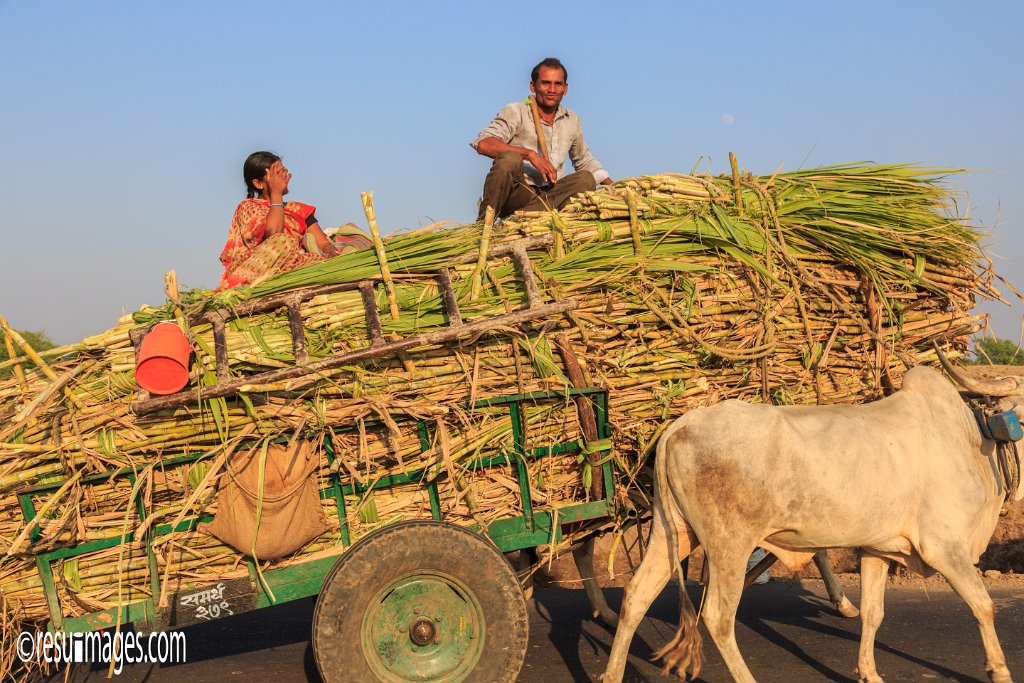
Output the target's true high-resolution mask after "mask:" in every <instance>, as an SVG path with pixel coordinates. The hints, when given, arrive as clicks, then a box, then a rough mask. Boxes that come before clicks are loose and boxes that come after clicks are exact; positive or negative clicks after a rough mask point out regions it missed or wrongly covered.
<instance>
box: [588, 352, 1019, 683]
mask: <svg viewBox="0 0 1024 683" xmlns="http://www.w3.org/2000/svg"><path fill="white" fill-rule="evenodd" d="M942 360H943V362H944V364H945V365H946V367H947V370H950V371H951V374H953V373H955V371H954V370H953V369H952V367H951V366H949V364H948V362H946V360H945V357H942ZM954 376H956V377H957V380H958V381H959V382H960V383H961V384H962V385H963V386H965V387H966V388H968V389H970V390H972V391H975V392H977V393H986V394H989V395H994V396H1010V397H1012V398H1011V401H1012V403H1009V404H1006V405H1007V406H1008V407H1009V406H1010V405H1013V406H1015V405H1016V403H1018V402H1019V403H1021V404H1024V381H1021V382H1018V381H1017V380H1015V379H1011V378H1004V379H1001V380H996V381H993V382H988V383H980V382H978V381H976V380H970V379H968V378H965V377H961V376H959V375H958V374H955V375H954ZM1013 409H1014V410H1015V411H1016V412H1018V417H1021V418H1024V414H1020V413H1021V412H1022V411H1021V409H1020V408H1017V407H1014V408H1013ZM1012 457H1015V458H1016V466H1017V467H1018V471H1019V467H1020V456H1019V455H1018V454H1016V452H1014V455H1013V456H1012ZM997 458H998V454H997V444H996V443H995V442H994V441H991V440H989V439H985V438H983V437H982V435H981V431H980V429H979V428H978V425H977V423H976V422H975V420H974V417H973V415H972V414H971V411H970V409H969V408H968V407H967V406H966V404H965V403H964V401H963V400H962V399H961V397H960V395H959V394H958V392H957V390H956V389H955V388H954V386H953V384H952V383H950V382H949V381H948V380H947V379H946V378H944V377H943V376H942V375H941V374H940V373H939V372H937V371H936V370H933V369H931V368H928V367H923V366H921V367H915V368H913V369H911V370H910V371H908V372H907V373H906V375H905V377H904V381H903V388H902V389H901V390H900V391H898V392H896V393H895V394H893V395H891V396H889V397H887V398H884V399H881V400H879V401H876V402H874V403H869V404H866V405H857V406H806V407H804V406H768V405H751V404H748V403H743V402H741V401H726V402H723V403H719V404H717V405H714V406H711V407H709V408H702V409H699V410H695V411H692V412H690V413H688V414H686V415H685V416H684V417H681V418H679V419H678V420H676V421H675V422H674V423H672V424H671V425H670V426H669V427H668V429H667V430H666V432H665V434H664V435H663V436H662V438H661V440H660V442H659V443H658V452H657V458H656V461H655V470H656V478H655V497H654V516H653V522H652V531H651V540H650V547H649V550H648V553H647V555H646V557H645V558H644V561H643V563H642V564H641V565H640V568H639V569H638V570H637V573H636V575H635V576H634V577H633V579H632V580H631V581H630V583H629V586H628V587H627V589H626V593H625V598H624V602H623V605H622V609H621V611H620V613H619V627H618V630H617V631H616V634H615V641H614V644H613V645H612V651H611V655H610V658H609V662H608V668H607V670H606V672H605V675H604V677H603V681H604V683H619V681H621V680H622V675H623V672H624V669H625V666H626V658H627V655H628V651H629V644H630V641H631V640H632V637H633V633H634V632H635V631H636V628H637V626H638V625H639V623H640V620H641V619H642V618H643V616H644V614H646V612H647V609H648V608H649V607H650V605H651V602H652V601H653V600H654V598H655V597H657V595H658V594H659V593H660V592H661V590H662V589H663V588H664V586H665V584H666V583H667V582H668V580H669V578H670V576H671V575H672V572H673V571H677V569H676V567H677V566H678V560H679V559H680V558H684V557H686V556H688V555H689V554H690V553H691V552H692V551H693V550H694V548H696V547H697V546H698V545H699V544H703V546H704V551H705V553H706V556H707V558H708V561H709V565H710V573H709V575H708V582H707V588H706V593H705V597H704V600H703V608H702V609H703V618H704V623H705V625H706V626H707V629H708V632H709V633H710V634H711V637H712V639H713V640H714V641H715V645H717V646H718V649H719V651H720V652H721V654H722V657H723V659H724V660H725V663H726V665H727V666H728V667H729V671H730V672H731V674H732V676H733V678H734V679H735V680H737V681H741V682H744V683H745V682H748V681H753V680H754V677H753V676H752V675H751V673H750V670H749V669H748V668H747V665H746V663H745V662H744V661H743V657H742V655H741V654H740V651H739V649H738V648H737V646H736V637H735V618H736V607H737V604H738V602H739V599H740V593H741V591H742V588H743V581H744V574H745V570H746V562H747V558H748V557H749V555H750V553H751V551H752V550H753V549H754V547H755V546H762V547H764V548H765V549H767V550H768V551H769V552H772V553H774V554H775V555H777V556H778V557H779V559H780V560H781V561H782V562H784V563H785V564H786V565H787V566H789V567H790V568H793V569H796V568H799V567H800V566H802V565H804V564H806V562H807V561H808V560H810V559H811V556H812V554H813V553H814V551H816V550H818V549H823V548H861V549H862V559H861V606H860V607H861V619H862V633H861V643H860V652H859V657H858V665H857V670H858V673H859V676H860V680H861V681H871V682H878V681H881V680H882V679H881V678H880V677H879V675H878V672H877V671H876V669H875V658H874V639H875V632H876V631H877V629H878V627H879V625H880V624H881V621H882V614H883V599H884V594H885V582H886V575H887V573H888V572H887V570H888V567H889V563H890V562H891V561H892V560H896V561H899V562H901V563H903V564H905V565H906V566H907V567H909V568H910V569H911V570H912V571H915V572H917V573H921V574H924V575H930V574H932V573H934V572H935V571H938V572H939V573H941V574H942V575H943V576H944V577H945V578H946V579H947V580H948V581H949V583H950V585H951V586H952V587H953V589H954V590H955V591H956V592H957V594H958V595H959V596H960V597H961V598H962V599H963V600H964V601H965V602H966V603H967V604H968V605H969V606H970V608H971V611H972V612H973V613H974V616H975V618H976V619H977V622H978V627H979V629H980V630H981V637H982V641H983V643H984V648H985V659H986V663H985V669H986V671H987V672H988V674H989V678H991V680H992V681H996V682H998V683H1008V682H1011V681H1012V679H1011V677H1010V672H1009V670H1008V669H1007V667H1006V659H1005V657H1004V656H1003V651H1002V648H1001V647H1000V645H999V641H998V639H997V637H996V632H995V626H994V623H993V616H994V608H993V604H992V599H991V598H990V597H989V595H988V592H987V591H986V590H985V587H984V585H983V583H982V581H981V578H980V576H979V575H978V571H977V569H976V568H975V567H974V564H975V563H976V562H977V561H978V558H979V557H980V555H981V553H982V552H983V551H984V550H985V547H986V545H987V544H988V541H989V539H990V538H991V536H992V531H993V530H994V529H995V525H996V522H997V519H998V517H999V510H1000V506H1001V505H1002V504H1003V501H1004V498H1006V497H1007V493H1008V492H1007V488H1006V486H1005V485H1004V483H1003V478H1002V476H1001V474H1000V465H999V463H998V462H997ZM1022 492H1024V487H1022V489H1021V490H1020V491H1018V492H1017V493H1016V495H1015V496H1014V499H1015V500H1019V499H1020V498H1021V494H1022ZM680 578H681V577H680ZM680 584H681V585H682V581H680ZM680 599H681V602H682V609H681V614H680V627H679V632H678V633H677V634H676V637H675V639H674V640H673V642H671V643H669V644H668V645H667V646H665V648H664V649H662V650H661V651H660V652H659V653H658V655H659V656H662V657H664V664H665V669H666V672H667V671H670V670H672V669H677V670H678V672H679V673H680V674H682V675H684V676H685V674H686V671H687V669H691V670H693V675H694V677H696V676H697V673H698V672H699V670H700V665H701V652H700V648H701V638H700V634H699V631H698V627H697V623H696V622H697V618H698V616H697V615H696V614H695V612H694V609H693V604H692V603H691V602H690V600H689V598H688V597H687V596H686V591H685V589H684V590H681V598H680Z"/></svg>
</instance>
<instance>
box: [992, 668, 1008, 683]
mask: <svg viewBox="0 0 1024 683" xmlns="http://www.w3.org/2000/svg"><path fill="white" fill-rule="evenodd" d="M988 677H989V679H990V680H991V681H992V683H1013V677H1012V676H1010V671H1009V669H1007V668H1005V667H1003V669H1002V671H989V672H988Z"/></svg>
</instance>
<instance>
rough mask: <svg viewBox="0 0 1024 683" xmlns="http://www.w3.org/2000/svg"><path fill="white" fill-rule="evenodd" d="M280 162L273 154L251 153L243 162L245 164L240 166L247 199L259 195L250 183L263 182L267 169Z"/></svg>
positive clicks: (279, 158)
mask: <svg viewBox="0 0 1024 683" xmlns="http://www.w3.org/2000/svg"><path fill="white" fill-rule="evenodd" d="M280 160H281V157H279V156H277V155H276V154H274V153H273V152H253V153H252V154H250V155H249V157H248V158H247V159H246V160H245V163H244V164H242V178H243V179H244V180H245V192H246V196H247V197H248V198H249V199H252V198H253V197H255V196H256V195H257V194H259V193H258V192H256V186H255V185H253V184H252V181H254V180H263V178H264V176H266V175H267V169H268V168H270V167H271V166H273V165H274V162H275V161H280Z"/></svg>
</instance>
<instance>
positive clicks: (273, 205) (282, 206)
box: [270, 204, 284, 209]
mask: <svg viewBox="0 0 1024 683" xmlns="http://www.w3.org/2000/svg"><path fill="white" fill-rule="evenodd" d="M275 206H280V207H281V208H282V209H283V208H284V204H271V205H270V208H274V207H275Z"/></svg>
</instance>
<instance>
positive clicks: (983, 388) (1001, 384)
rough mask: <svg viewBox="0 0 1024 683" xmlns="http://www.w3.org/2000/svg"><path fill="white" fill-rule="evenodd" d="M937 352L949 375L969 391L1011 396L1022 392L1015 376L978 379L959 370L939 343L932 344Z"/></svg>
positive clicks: (988, 394) (987, 394)
mask: <svg viewBox="0 0 1024 683" xmlns="http://www.w3.org/2000/svg"><path fill="white" fill-rule="evenodd" d="M932 345H933V346H934V347H935V352H936V353H937V354H939V362H940V363H942V367H944V368H945V369H946V372H948V373H949V376H950V377H952V378H953V379H954V380H956V383H957V384H959V385H960V386H962V387H963V388H964V389H967V390H968V391H972V392H974V393H976V394H984V395H986V396H1010V395H1012V394H1017V393H1020V388H1021V387H1020V382H1018V381H1017V380H1016V379H1015V378H1013V377H1000V378H999V379H977V378H974V377H970V376H969V375H968V374H967V373H965V372H962V371H961V370H958V369H957V367H956V366H955V365H953V364H952V363H950V362H949V359H948V358H946V354H944V353H943V352H942V349H940V348H939V345H938V344H932Z"/></svg>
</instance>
